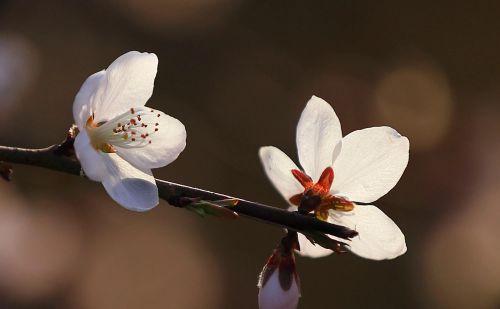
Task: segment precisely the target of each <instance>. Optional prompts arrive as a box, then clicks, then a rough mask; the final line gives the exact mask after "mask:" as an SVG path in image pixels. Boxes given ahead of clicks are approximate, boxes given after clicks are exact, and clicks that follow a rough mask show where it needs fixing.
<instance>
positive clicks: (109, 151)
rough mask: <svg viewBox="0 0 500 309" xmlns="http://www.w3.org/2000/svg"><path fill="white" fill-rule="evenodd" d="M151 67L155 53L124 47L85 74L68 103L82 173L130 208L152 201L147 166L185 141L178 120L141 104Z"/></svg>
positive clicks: (175, 152) (172, 154)
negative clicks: (101, 67) (100, 67)
mask: <svg viewBox="0 0 500 309" xmlns="http://www.w3.org/2000/svg"><path fill="white" fill-rule="evenodd" d="M157 67H158V58H157V57H156V55H155V54H150V53H139V52H136V51H131V52H128V53H126V54H124V55H122V56H120V57H118V58H117V59H116V60H115V61H114V62H113V63H112V64H111V65H110V66H109V67H108V68H107V69H106V70H102V71H100V72H97V73H95V74H93V75H91V76H90V77H88V78H87V80H86V81H85V82H84V83H83V85H82V87H81V88H80V91H79V92H78V94H77V95H76V97H75V101H74V104H73V117H74V119H75V122H76V125H77V126H78V129H79V134H78V135H77V136H76V139H75V143H74V146H75V151H76V155H77V157H78V159H79V160H80V163H81V166H82V168H83V171H84V172H85V175H86V176H87V177H88V178H90V179H92V180H95V181H100V182H102V184H103V185H104V188H105V189H106V191H107V192H108V194H109V195H110V196H111V197H112V198H113V200H115V201H116V202H117V203H119V204H120V205H122V206H123V207H125V208H127V209H130V210H135V211H146V210H149V209H151V208H153V207H155V206H156V205H157V204H158V202H159V200H158V188H157V187H156V183H155V180H154V177H153V175H152V173H151V169H152V168H158V167H162V166H165V165H167V164H169V163H171V162H172V161H174V160H175V159H176V158H177V157H178V156H179V154H180V153H181V152H182V150H184V147H185V146H186V130H185V128H184V125H183V124H182V123H181V122H180V121H179V120H177V119H175V118H173V117H170V116H168V115H166V114H164V113H163V112H161V111H158V110H155V109H152V108H149V107H145V104H146V102H147V101H148V99H149V98H150V97H151V95H152V93H153V87H154V79H155V76H156V71H157Z"/></svg>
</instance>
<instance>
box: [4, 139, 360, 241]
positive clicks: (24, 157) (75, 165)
mask: <svg viewBox="0 0 500 309" xmlns="http://www.w3.org/2000/svg"><path fill="white" fill-rule="evenodd" d="M61 147H65V144H64V143H63V144H61V145H53V146H50V147H47V148H43V149H25V148H16V147H5V146H0V161H5V162H9V163H17V164H24V165H32V166H38V167H44V168H48V169H51V170H55V171H59V172H64V173H68V174H72V175H80V176H83V173H82V170H81V167H80V163H79V162H78V161H77V160H76V158H75V157H69V156H66V155H64V153H65V152H64V151H61ZM156 183H157V185H158V192H159V196H160V198H162V199H164V200H166V201H167V202H168V203H169V205H172V206H176V207H183V206H185V205H182V203H181V202H180V199H181V198H183V197H188V198H201V199H203V200H207V201H216V200H224V199H234V200H237V201H238V203H237V205H236V206H233V207H231V210H233V211H235V212H237V213H238V214H240V215H243V216H246V217H250V218H252V219H256V220H260V221H264V222H266V223H270V224H274V225H278V226H281V227H284V228H287V229H291V230H294V231H298V232H306V233H307V232H319V233H323V234H329V235H332V236H336V237H339V238H342V239H350V238H352V237H354V236H356V235H357V232H356V231H353V230H351V229H349V228H346V227H344V226H340V225H335V224H331V223H328V222H325V221H321V220H318V219H316V218H314V217H313V216H309V215H304V214H299V213H296V212H289V211H286V210H283V209H280V208H276V207H271V206H267V205H263V204H259V203H255V202H250V201H246V200H243V199H240V198H235V197H231V196H228V195H225V194H220V193H215V192H210V191H206V190H202V189H198V188H193V187H189V186H185V185H181V184H177V183H173V182H169V181H165V180H161V179H156Z"/></svg>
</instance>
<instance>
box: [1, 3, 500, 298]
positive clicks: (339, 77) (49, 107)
mask: <svg viewBox="0 0 500 309" xmlns="http://www.w3.org/2000/svg"><path fill="white" fill-rule="evenodd" d="M499 10H500V5H499V4H498V3H497V2H493V1H492V2H491V3H490V2H481V1H473V2H466V1H458V2H457V1H441V2H440V4H436V3H426V4H424V3H422V2H420V1H419V2H414V3H411V2H405V3H404V4H402V3H401V2H400V1H382V2H380V1H376V2H375V1H371V2H369V3H368V2H362V1H347V0H340V1H302V2H301V1H272V2H271V1H253V2H252V1H243V0H189V1H182V0H169V1H154V0H147V1H138V0H126V1H118V0H116V1H106V2H105V1H0V144H2V145H12V146H24V147H44V146H47V145H50V144H53V143H56V142H59V141H60V140H61V139H62V137H63V136H64V134H65V130H66V129H67V128H68V127H69V126H70V125H71V123H72V121H73V120H72V113H71V108H72V102H73V98H74V96H75V94H76V92H77V91H78V89H79V87H80V85H81V84H82V82H83V81H84V79H85V78H86V77H87V76H88V75H90V74H92V73H94V72H96V71H99V70H101V69H103V68H106V67H107V66H108V65H109V64H110V63H111V62H112V61H113V60H114V59H115V58H116V57H118V56H119V55H121V54H123V53H124V52H126V51H129V50H139V51H149V52H154V53H156V54H157V55H158V57H159V59H160V63H159V71H158V76H157V78H156V87H155V90H154V94H153V97H152V98H151V100H150V102H149V103H148V105H150V106H152V107H156V108H158V109H161V110H164V111H165V112H167V113H168V114H170V115H172V116H174V117H177V118H178V119H180V120H181V121H182V122H183V123H184V124H185V125H186V127H187V131H188V144H187V148H186V150H185V151H184V152H183V153H182V154H181V156H180V158H179V159H178V160H177V161H175V162H174V163H173V164H171V165H170V166H168V167H165V168H162V169H160V170H157V171H156V172H155V175H156V176H158V177H160V178H164V179H168V180H172V181H176V182H180V183H183V184H187V185H191V186H198V187H201V188H204V189H209V190H214V191H218V192H223V193H226V194H231V195H235V196H238V197H242V198H246V199H250V200H254V201H259V202H263V203H267V204H271V205H275V206H278V207H285V202H284V201H283V200H282V199H281V197H280V196H279V195H278V193H277V192H275V190H274V189H273V188H272V186H271V185H270V183H269V182H268V180H267V179H266V176H265V175H264V173H263V171H262V168H261V166H260V162H259V160H258V156H257V151H258V148H259V147H260V146H263V145H275V146H278V147H280V148H281V149H283V150H284V151H285V152H286V153H288V154H289V155H290V156H291V157H292V158H296V149H295V140H294V137H295V126H296V123H297V121H298V118H299V115H300V112H301V110H302V109H303V108H304V106H305V103H306V101H307V100H308V98H309V97H310V96H311V95H312V94H315V95H318V96H320V97H322V98H324V99H326V100H327V101H328V102H330V103H331V104H332V106H333V107H334V108H335V111H336V112H337V114H338V115H339V118H340V120H341V123H342V128H343V132H344V134H347V133H348V132H351V131H352V130H356V129H361V128H364V127H369V126H375V125H390V126H392V127H394V128H396V129H397V130H398V131H399V132H401V133H402V134H404V135H406V136H408V137H409V139H410V143H411V158H410V163H409V166H408V168H407V169H406V172H405V174H404V175H403V177H402V179H401V181H400V182H399V184H398V185H397V186H396V188H395V189H394V190H392V191H391V192H390V193H389V194H388V195H387V196H385V197H383V198H382V199H380V200H379V201H377V203H376V205H377V206H379V207H380V208H382V209H383V210H384V211H385V212H386V213H387V214H388V215H389V216H390V217H392V218H393V219H394V221H395V222H397V223H398V225H399V226H400V227H401V229H402V230H403V232H404V233H405V235H406V239H407V245H408V253H407V254H405V255H404V256H402V257H400V258H398V259H396V260H393V261H384V262H373V261H368V260H364V259H361V258H358V257H356V256H353V255H342V256H330V257H328V258H323V259H318V260H310V259H305V258H299V259H298V268H299V272H300V276H301V279H302V294H303V297H302V299H301V303H300V307H301V308H330V307H336V308H341V307H346V308H360V307H368V306H370V307H375V308H403V307H405V308H429V307H430V308H443V307H444V308H446V307H448V308H460V307H463V308H471V307H475V308H498V306H500V266H499V263H498V262H499V261H500V242H499V241H498V235H499V234H500V225H499V224H498V218H499V217H500V205H499V203H500V192H499V190H498V187H499V185H500V180H499V178H498V173H499V170H500V164H499V159H498V158H499V155H500V140H499V138H498V132H500V130H499V129H500V123H499V119H500V118H499V115H500V114H499V108H500V107H499V104H498V101H499V99H500V93H499V90H498V87H499V76H500V57H499V56H498V55H500V44H499V43H498V42H499V40H498V30H499V29H500V14H499V12H500V11H499ZM282 234H283V232H282V231H281V230H280V229H279V228H275V227H272V226H267V225H263V224H260V223H258V222H254V221H251V220H247V219H241V220H237V221H231V222H228V221H221V220H217V219H205V220H201V219H199V218H197V217H196V216H195V215H194V214H192V213H189V212H187V211H183V210H179V209H174V208H170V207H167V206H166V204H165V203H164V202H162V203H161V204H160V206H159V207H157V208H155V209H154V210H153V211H151V212H148V213H146V214H136V213H132V212H129V211H126V210H124V209H122V208H121V207H119V206H117V205H116V204H114V203H113V202H112V201H111V199H109V198H108V197H107V195H106V194H105V192H104V190H103V188H102V187H101V186H100V185H99V184H98V183H91V182H88V181H86V180H84V179H80V178H77V177H73V176H69V175H64V174H60V173H56V172H51V171H46V170H42V169H37V168H33V167H23V166H16V167H15V179H14V181H13V182H11V183H5V182H0V307H1V308H4V307H6V308H255V307H256V303H257V288H256V286H255V285H256V281H257V275H258V273H259V271H260V269H261V267H262V266H263V263H264V262H265V259H266V258H267V256H268V255H269V253H270V252H271V250H272V249H273V247H274V245H275V244H276V243H277V242H278V240H279V238H280V236H281V235H282Z"/></svg>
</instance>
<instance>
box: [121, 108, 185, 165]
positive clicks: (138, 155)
mask: <svg viewBox="0 0 500 309" xmlns="http://www.w3.org/2000/svg"><path fill="white" fill-rule="evenodd" d="M149 110H150V109H148V112H149ZM157 115H160V117H157ZM149 118H151V119H149ZM142 121H143V122H144V123H149V125H148V128H147V129H149V127H151V129H150V131H151V132H152V133H151V135H150V140H151V144H147V145H146V146H144V147H141V148H121V147H116V150H117V153H118V154H119V155H120V156H121V157H122V158H124V159H125V160H127V161H128V162H130V163H132V164H133V165H134V166H136V167H137V168H139V169H141V170H146V169H152V168H158V167H162V166H165V165H167V164H170V163H171V162H172V161H174V160H175V159H177V157H178V156H179V154H180V153H181V152H182V151H183V150H184V148H185V147H186V129H185V128H184V125H183V124H182V123H181V122H180V121H179V120H177V119H175V118H173V117H170V116H168V115H166V114H165V113H163V112H161V111H157V110H153V112H152V113H150V114H147V115H144V116H142ZM155 123H156V124H158V125H157V126H155ZM155 129H158V131H154V130H155Z"/></svg>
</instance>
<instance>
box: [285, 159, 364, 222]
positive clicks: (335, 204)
mask: <svg viewBox="0 0 500 309" xmlns="http://www.w3.org/2000/svg"><path fill="white" fill-rule="evenodd" d="M292 175H293V176H294V177H295V179H297V180H298V181H299V182H300V184H301V185H302V186H303V187H304V192H302V193H299V194H296V195H294V196H292V197H291V198H290V199H289V201H290V203H292V204H293V205H296V206H298V208H299V211H300V212H303V213H309V212H311V211H312V212H314V215H315V216H316V217H317V218H318V219H321V220H324V221H326V220H327V219H328V211H329V210H337V211H351V210H353V209H354V203H352V202H350V201H349V200H347V199H345V198H343V197H339V196H335V195H333V194H331V193H330V188H331V186H332V183H333V178H334V173H333V169H332V168H331V167H327V168H326V169H325V170H324V171H323V173H321V176H320V177H319V180H318V182H316V183H314V182H313V181H312V179H311V177H309V176H308V175H306V174H305V173H304V172H302V171H299V170H296V169H293V170H292Z"/></svg>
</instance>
